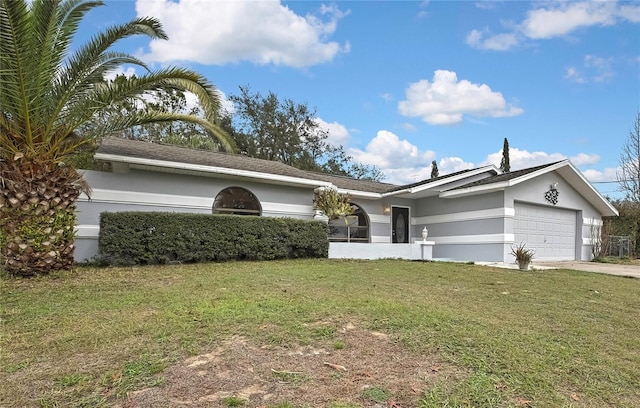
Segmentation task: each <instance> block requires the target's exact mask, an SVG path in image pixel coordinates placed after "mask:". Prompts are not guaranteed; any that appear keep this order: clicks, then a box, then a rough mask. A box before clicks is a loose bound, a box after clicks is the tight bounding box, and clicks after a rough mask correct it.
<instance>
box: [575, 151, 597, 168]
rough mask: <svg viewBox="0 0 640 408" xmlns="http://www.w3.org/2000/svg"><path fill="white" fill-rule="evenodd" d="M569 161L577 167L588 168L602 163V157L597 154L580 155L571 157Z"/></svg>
mask: <svg viewBox="0 0 640 408" xmlns="http://www.w3.org/2000/svg"><path fill="white" fill-rule="evenodd" d="M569 160H571V163H573V164H574V165H576V166H586V165H589V164H596V163H598V162H600V156H599V155H597V154H586V153H578V154H577V155H575V156H572V157H569Z"/></svg>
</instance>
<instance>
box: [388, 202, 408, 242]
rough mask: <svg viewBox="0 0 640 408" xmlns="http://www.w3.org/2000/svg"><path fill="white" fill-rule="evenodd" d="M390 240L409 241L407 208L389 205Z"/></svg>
mask: <svg viewBox="0 0 640 408" xmlns="http://www.w3.org/2000/svg"><path fill="white" fill-rule="evenodd" d="M391 242H393V243H394V244H407V243H409V209H408V208H402V207H391Z"/></svg>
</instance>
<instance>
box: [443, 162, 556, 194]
mask: <svg viewBox="0 0 640 408" xmlns="http://www.w3.org/2000/svg"><path fill="white" fill-rule="evenodd" d="M557 163H560V162H559V161H558V162H553V163H547V164H543V165H540V166H535V167H529V168H527V169H521V170H516V171H511V172H509V173H503V174H498V175H495V176H491V177H487V178H484V179H482V180H477V181H474V182H471V183H467V184H464V185H462V186H459V187H456V188H454V189H452V190H460V189H463V188H469V187H476V186H483V185H487V184H493V183H500V182H504V181H509V180H513V179H516V178H518V177H522V176H525V175H527V174H529V173H533V172H535V171H538V170H542V169H544V168H546V167H549V166H553V165H554V164H557Z"/></svg>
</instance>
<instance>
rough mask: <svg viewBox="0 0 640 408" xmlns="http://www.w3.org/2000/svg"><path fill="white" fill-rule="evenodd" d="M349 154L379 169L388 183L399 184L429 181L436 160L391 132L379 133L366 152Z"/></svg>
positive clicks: (351, 152)
mask: <svg viewBox="0 0 640 408" xmlns="http://www.w3.org/2000/svg"><path fill="white" fill-rule="evenodd" d="M348 153H349V154H350V155H351V156H352V157H353V158H354V159H355V160H356V161H358V162H360V163H363V164H371V165H376V166H378V167H379V168H380V170H382V172H383V173H384V174H385V181H387V182H389V183H396V184H408V183H413V182H415V181H420V180H423V179H425V178H429V177H430V176H431V161H432V160H433V159H434V158H435V153H434V152H433V151H431V150H427V151H421V150H420V149H419V148H418V147H417V146H415V145H413V144H412V143H411V142H409V141H408V140H400V138H398V136H397V135H395V134H394V133H392V132H389V131H387V130H380V131H378V133H377V134H376V136H375V137H374V138H373V139H372V140H371V141H370V142H369V144H368V145H367V147H366V148H365V149H364V150H361V149H355V148H351V149H349V151H348Z"/></svg>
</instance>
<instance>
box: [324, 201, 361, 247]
mask: <svg viewBox="0 0 640 408" xmlns="http://www.w3.org/2000/svg"><path fill="white" fill-rule="evenodd" d="M351 208H352V209H353V213H352V214H351V215H347V216H346V217H340V218H336V219H333V220H329V241H333V242H369V216H367V213H366V212H364V210H363V209H362V208H360V206H358V205H357V204H353V203H352V204H351Z"/></svg>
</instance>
